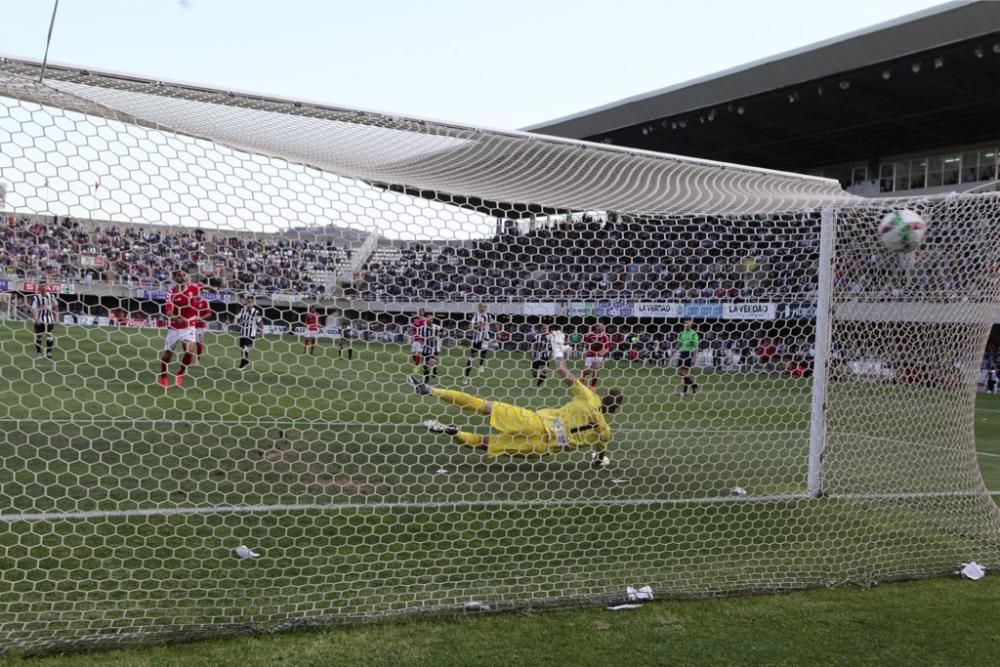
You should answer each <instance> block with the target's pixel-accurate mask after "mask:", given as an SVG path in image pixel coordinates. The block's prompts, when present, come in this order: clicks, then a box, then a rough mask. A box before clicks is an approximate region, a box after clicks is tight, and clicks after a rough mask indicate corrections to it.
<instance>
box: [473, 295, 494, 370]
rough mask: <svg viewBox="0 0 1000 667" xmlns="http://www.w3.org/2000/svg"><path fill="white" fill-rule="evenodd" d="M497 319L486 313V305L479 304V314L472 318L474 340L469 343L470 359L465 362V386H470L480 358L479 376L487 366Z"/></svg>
mask: <svg viewBox="0 0 1000 667" xmlns="http://www.w3.org/2000/svg"><path fill="white" fill-rule="evenodd" d="M495 323H496V318H495V317H493V316H492V315H490V314H489V313H487V312H486V304H485V303H481V304H479V312H477V313H476V314H475V315H473V316H472V320H471V321H470V331H471V336H472V340H471V341H470V343H469V357H468V359H466V361H465V384H469V376H470V375H471V374H472V364H473V362H474V361H475V359H476V357H477V356H478V357H479V374H480V375H482V373H483V369H484V368H485V366H486V357H487V356H488V355H489V353H490V340H491V339H492V338H493V325H494V324H495Z"/></svg>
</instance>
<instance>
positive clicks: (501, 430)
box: [409, 333, 624, 467]
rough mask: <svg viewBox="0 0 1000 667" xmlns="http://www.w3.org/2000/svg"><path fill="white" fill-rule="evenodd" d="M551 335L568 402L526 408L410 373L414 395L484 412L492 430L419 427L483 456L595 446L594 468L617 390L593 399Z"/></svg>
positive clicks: (602, 457)
mask: <svg viewBox="0 0 1000 667" xmlns="http://www.w3.org/2000/svg"><path fill="white" fill-rule="evenodd" d="M552 338H553V342H552V358H553V359H554V360H555V362H556V375H558V376H559V377H560V378H562V380H563V382H565V383H566V386H567V387H568V388H569V391H570V395H571V396H572V399H573V400H571V401H570V402H569V403H567V404H565V405H563V406H562V407H560V408H544V409H542V410H528V409H526V408H521V407H518V406H516V405H511V404H509V403H502V402H500V401H491V400H486V399H483V398H479V397H477V396H472V395H470V394H466V393H463V392H460V391H455V390H453V389H440V388H437V387H431V386H430V385H428V384H427V383H425V382H422V381H421V379H420V378H419V377H417V376H415V375H412V376H410V378H409V381H410V385H411V386H412V387H413V388H414V390H415V391H416V392H417V393H418V394H423V395H427V394H431V395H433V396H436V397H438V398H439V399H441V400H442V401H444V402H446V403H451V404H452V405H457V406H458V407H460V408H462V409H464V410H470V411H472V412H478V413H479V414H481V415H487V416H488V417H489V418H490V426H491V427H492V428H493V431H494V433H491V434H490V435H480V434H477V433H471V432H469V431H463V430H461V429H459V427H458V426H451V425H445V424H442V423H440V422H438V421H434V420H430V421H426V422H424V426H426V427H427V429H428V430H430V431H431V432H433V433H446V434H448V435H450V436H452V437H454V438H455V440H456V441H458V442H459V443H461V444H463V445H467V446H469V447H475V448H477V449H482V450H484V451H485V452H486V455H487V456H488V457H489V458H494V457H497V456H502V455H510V456H545V455H548V454H556V453H558V452H561V451H566V450H573V449H580V448H583V447H592V448H593V449H594V450H595V452H594V457H593V464H594V466H595V467H600V466H602V465H604V464H605V463H606V462H607V454H606V453H605V451H606V449H607V446H608V443H609V442H610V441H611V428H610V427H609V426H608V422H607V420H606V419H605V415H608V414H614V413H616V412H618V410H619V409H621V406H622V402H623V399H624V397H623V396H622V392H621V390H620V389H609V390H608V393H607V394H605V395H604V396H603V397H599V396H598V395H597V394H596V393H594V391H593V390H591V389H590V388H589V387H587V386H586V385H585V384H583V383H582V382H580V381H579V380H578V379H577V377H576V376H575V375H573V373H572V372H571V371H570V370H569V369H568V368H567V367H566V361H565V346H564V344H563V339H562V334H558V333H556V334H553V335H552Z"/></svg>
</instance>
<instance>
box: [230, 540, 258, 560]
mask: <svg viewBox="0 0 1000 667" xmlns="http://www.w3.org/2000/svg"><path fill="white" fill-rule="evenodd" d="M233 554H235V555H236V557H237V558H239V559H240V560H247V559H248V558H260V554H259V553H257V552H256V551H251V550H250V549H249V548H248V547H245V546H243V545H242V544H241V545H240V546H238V547H236V548H235V549H233Z"/></svg>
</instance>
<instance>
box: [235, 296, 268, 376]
mask: <svg viewBox="0 0 1000 667" xmlns="http://www.w3.org/2000/svg"><path fill="white" fill-rule="evenodd" d="M236 324H238V325H239V327H240V368H246V367H247V366H249V365H250V350H252V349H253V344H254V341H256V340H257V338H259V337H260V334H261V333H262V330H263V324H264V311H262V310H261V309H260V308H259V307H257V300H256V299H255V298H254V297H252V296H248V297H247V298H246V299H244V300H243V310H241V311H240V314H239V315H237V316H236Z"/></svg>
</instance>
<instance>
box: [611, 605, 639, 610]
mask: <svg viewBox="0 0 1000 667" xmlns="http://www.w3.org/2000/svg"><path fill="white" fill-rule="evenodd" d="M641 607H642V605H641V604H616V605H615V606H613V607H608V611H624V610H626V609H639V608H641Z"/></svg>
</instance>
